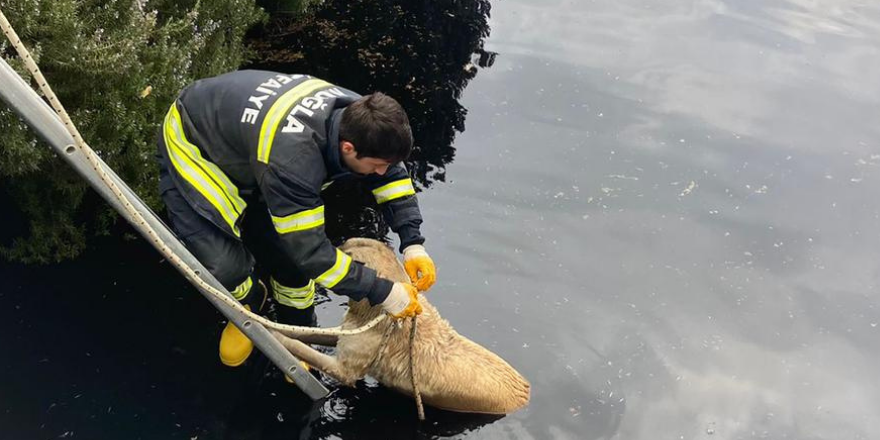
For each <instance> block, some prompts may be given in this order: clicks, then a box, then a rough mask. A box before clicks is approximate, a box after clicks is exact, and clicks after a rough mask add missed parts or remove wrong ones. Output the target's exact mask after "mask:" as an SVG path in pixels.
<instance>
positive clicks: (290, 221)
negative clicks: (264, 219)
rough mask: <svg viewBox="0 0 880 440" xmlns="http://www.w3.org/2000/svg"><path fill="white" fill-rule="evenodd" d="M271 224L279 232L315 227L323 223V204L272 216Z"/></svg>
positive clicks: (285, 232)
mask: <svg viewBox="0 0 880 440" xmlns="http://www.w3.org/2000/svg"><path fill="white" fill-rule="evenodd" d="M272 224H274V225H275V230H276V231H278V233H279V234H287V233H289V232H294V231H304V230H306V229H312V228H317V227H318V226H321V225H323V224H324V205H321V206H319V207H317V208H314V209H309V210H308V211H302V212H297V213H296V214H291V215H288V216H285V217H275V216H274V215H273V216H272Z"/></svg>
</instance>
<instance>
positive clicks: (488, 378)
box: [337, 238, 529, 414]
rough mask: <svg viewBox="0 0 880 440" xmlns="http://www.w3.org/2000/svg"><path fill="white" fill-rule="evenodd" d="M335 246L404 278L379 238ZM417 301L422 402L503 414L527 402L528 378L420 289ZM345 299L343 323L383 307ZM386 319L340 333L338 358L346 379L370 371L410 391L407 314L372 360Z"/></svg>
mask: <svg viewBox="0 0 880 440" xmlns="http://www.w3.org/2000/svg"><path fill="white" fill-rule="evenodd" d="M340 249H342V251H344V252H346V253H348V254H349V255H351V256H352V258H354V259H355V260H357V261H360V262H362V263H364V264H366V265H367V266H369V267H371V268H373V269H375V270H376V271H377V272H378V273H379V275H380V276H382V277H384V278H387V279H390V280H392V281H400V282H409V278H408V276H407V275H406V272H405V271H404V270H403V267H402V266H401V265H400V262H399V261H398V260H397V257H396V256H395V254H394V251H393V250H391V249H390V248H389V247H388V246H386V245H385V244H383V243H381V242H378V241H375V240H368V239H362V238H356V239H351V240H348V241H347V242H346V243H345V244H344V245H343V246H342V247H341V248H340ZM419 302H421V304H422V307H423V309H424V312H423V313H422V314H421V315H419V317H418V324H417V327H416V337H415V365H416V377H417V378H418V382H419V391H420V392H421V395H422V398H423V399H424V401H425V403H427V404H428V405H431V406H434V407H438V408H443V409H447V410H451V411H463V412H477V413H489V414H506V413H510V412H512V411H515V410H517V409H519V408H522V407H523V406H525V405H526V404H527V403H528V402H529V383H528V381H526V380H525V378H523V377H522V376H521V375H520V374H519V373H518V372H517V371H516V370H514V369H513V367H511V366H510V365H509V364H508V363H507V362H505V361H504V360H503V359H501V358H500V357H498V356H497V355H495V354H494V353H492V352H491V351H489V350H487V349H485V348H484V347H482V346H480V345H479V344H477V343H475V342H473V341H471V340H469V339H467V338H465V337H464V336H461V335H460V334H458V333H457V332H456V331H455V330H454V329H453V328H452V327H451V326H450V325H449V322H447V321H446V320H444V319H443V318H441V317H440V314H439V313H438V312H437V309H436V308H434V306H432V305H431V304H430V303H429V302H428V300H427V299H426V297H425V296H424V295H419ZM349 305H350V308H349V311H348V312H347V313H346V316H345V318H344V320H343V324H342V326H343V328H356V327H359V326H361V325H363V324H365V323H366V322H368V321H369V320H371V319H372V318H373V317H375V316H376V315H377V314H380V313H383V312H382V310H381V307H378V306H377V307H371V306H370V305H369V304H368V303H367V301H366V300H363V301H358V302H354V301H351V302H350V304H349ZM390 325H394V324H393V323H392V322H391V320H384V321H382V322H381V323H380V324H379V325H377V326H376V327H374V328H373V329H371V330H370V331H367V332H364V333H361V334H358V335H354V336H342V337H340V338H339V342H338V344H337V350H338V358H339V361H340V362H341V363H342V365H343V366H344V367H345V370H347V372H348V373H349V374H351V375H352V377H351V379H354V380H356V379H359V378H361V377H363V376H364V375H370V376H372V377H374V378H375V379H376V380H378V381H379V382H380V383H382V384H383V385H385V386H388V387H390V388H393V389H396V390H398V391H400V392H402V393H405V394H409V395H412V394H413V390H412V382H411V378H410V370H409V365H410V358H409V350H410V341H409V335H410V330H411V325H412V323H411V321H410V320H406V321H405V322H404V323H403V325H402V326H401V327H400V328H396V329H394V330H392V332H391V335H390V336H389V338H388V342H387V344H386V347H385V349H384V350H383V351H382V353H381V354H380V355H379V356H381V358H380V360H379V361H378V362H373V360H374V358H375V357H376V356H377V350H378V349H379V347H380V345H381V343H382V336H383V335H384V334H385V330H386V329H387V328H388V326H390ZM371 363H372V364H373V365H372V366H371Z"/></svg>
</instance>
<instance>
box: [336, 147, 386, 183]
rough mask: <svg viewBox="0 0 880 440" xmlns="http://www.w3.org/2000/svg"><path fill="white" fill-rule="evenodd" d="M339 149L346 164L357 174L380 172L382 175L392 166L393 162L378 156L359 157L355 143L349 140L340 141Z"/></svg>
mask: <svg viewBox="0 0 880 440" xmlns="http://www.w3.org/2000/svg"><path fill="white" fill-rule="evenodd" d="M339 151H340V153H341V156H342V161H343V163H345V166H347V167H348V168H349V169H350V170H352V171H353V172H355V173H357V174H363V175H367V174H378V175H380V176H381V175H383V174H385V173H386V172H387V171H388V167H389V166H391V162H388V161H387V160H385V159H379V158H376V157H362V158H360V159H359V158H358V157H357V151H356V150H355V149H354V144H352V143H351V142H348V141H342V142H340V143H339Z"/></svg>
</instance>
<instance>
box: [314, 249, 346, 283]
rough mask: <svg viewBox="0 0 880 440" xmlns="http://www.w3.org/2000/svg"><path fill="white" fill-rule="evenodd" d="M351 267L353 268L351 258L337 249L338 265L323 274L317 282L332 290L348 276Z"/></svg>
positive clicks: (316, 279)
mask: <svg viewBox="0 0 880 440" xmlns="http://www.w3.org/2000/svg"><path fill="white" fill-rule="evenodd" d="M349 267H351V257H349V256H348V255H346V254H344V253H343V252H342V251H340V250H339V249H336V263H335V264H334V265H333V267H331V268H330V269H327V271H326V272H324V273H322V274H321V276H319V277H318V278H315V281H317V282H318V284H320V285H322V286H324V287H326V288H328V289H332V288H333V286H335V285H336V284H338V283H339V282H340V281H342V279H343V278H345V276H346V275H348V269H349Z"/></svg>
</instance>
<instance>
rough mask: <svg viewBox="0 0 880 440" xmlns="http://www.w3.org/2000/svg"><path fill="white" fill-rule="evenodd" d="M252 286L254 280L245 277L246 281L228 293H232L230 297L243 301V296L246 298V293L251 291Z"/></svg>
mask: <svg viewBox="0 0 880 440" xmlns="http://www.w3.org/2000/svg"><path fill="white" fill-rule="evenodd" d="M253 285H254V280H253V279H251V277H247V279H246V280H244V282H243V283H241V284H239V285H238V287H236V288H235V290H233V291H232V292H230V293H232V296H233V297H234V298H235V299H237V300H239V301H241V300H242V299H244V297H245V296H247V294H248V292H250V291H251V287H253Z"/></svg>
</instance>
